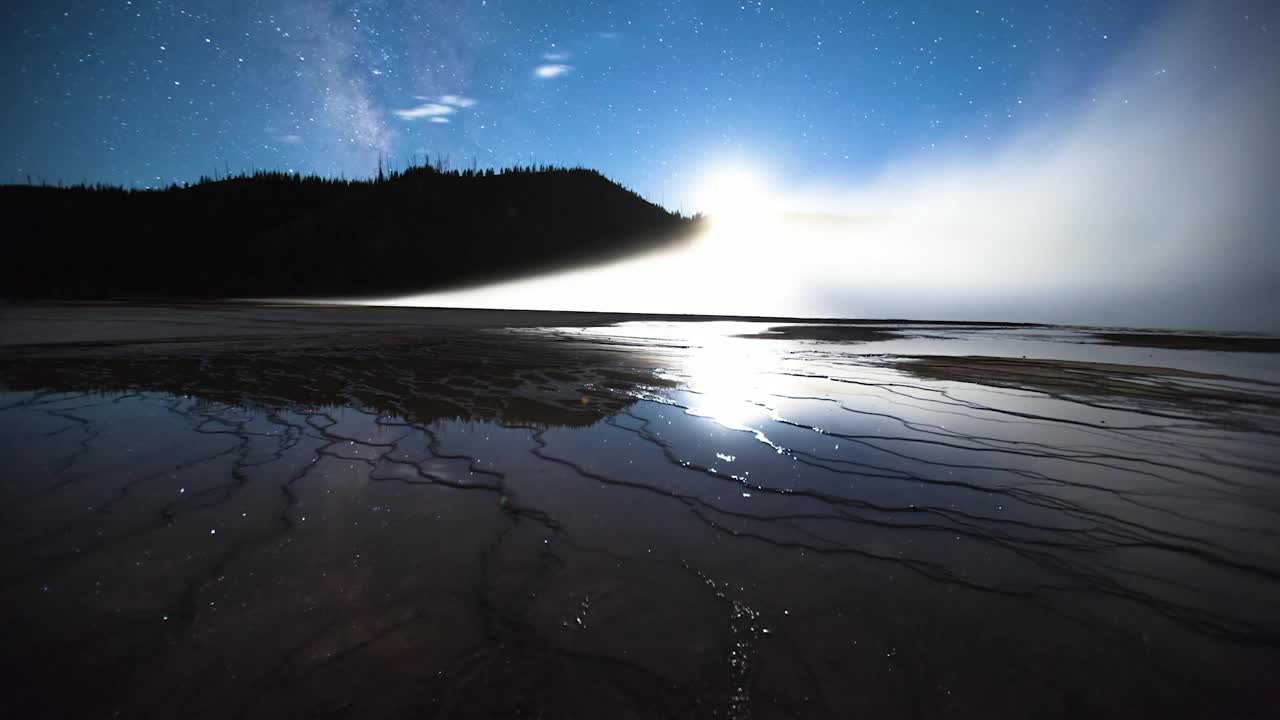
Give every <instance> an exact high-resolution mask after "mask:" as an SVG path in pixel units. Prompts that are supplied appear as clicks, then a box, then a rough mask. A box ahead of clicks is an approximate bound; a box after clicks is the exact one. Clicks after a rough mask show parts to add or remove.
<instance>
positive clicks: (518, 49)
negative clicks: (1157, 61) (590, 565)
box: [0, 0, 1167, 207]
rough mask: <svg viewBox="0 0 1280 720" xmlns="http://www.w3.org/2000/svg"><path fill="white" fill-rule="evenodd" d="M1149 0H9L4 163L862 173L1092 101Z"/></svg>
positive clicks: (88, 170)
mask: <svg viewBox="0 0 1280 720" xmlns="http://www.w3.org/2000/svg"><path fill="white" fill-rule="evenodd" d="M1166 5H1167V4H1162V3H1153V2H1149V1H1147V0H1124V1H1123V2H1114V1H1113V2H1096V1H1092V0H1083V1H1082V0H1048V1H1046V2H1034V3H1032V2H1026V3H1023V2H1010V1H1009V0H1003V1H1002V2H991V1H988V0H976V1H974V2H965V3H957V2H951V1H950V0H921V1H919V2H878V1H875V0H862V1H861V2H856V1H840V2H838V1H835V0H811V1H809V2H776V1H775V2H769V1H766V0H667V1H661V2H660V1H656V0H648V1H639V0H638V1H634V2H625V3H624V2H603V1H600V2H597V1H591V0H588V1H581V0H579V1H573V0H456V1H441V0H185V1H181V0H92V1H91V0H47V1H41V2H35V1H32V0H18V1H17V2H13V1H10V2H7V3H5V7H4V9H3V11H0V12H2V13H3V16H4V22H3V30H0V33H3V35H4V42H3V44H2V45H0V53H3V56H4V58H3V59H4V61H3V63H0V67H2V68H3V69H2V70H0V73H2V74H0V83H2V84H3V92H4V95H5V97H6V108H7V111H6V112H5V113H4V114H3V116H2V117H0V163H2V165H0V182H25V181H26V178H27V176H31V177H32V178H33V179H36V180H37V181H38V179H40V178H43V179H46V180H48V181H50V182H56V181H57V180H62V181H64V182H79V181H82V180H87V181H90V182H98V181H103V182H109V183H117V184H123V185H127V186H136V187H145V186H154V185H158V184H167V183H170V182H182V181H191V180H194V179H196V178H198V177H199V176H201V175H208V174H213V173H214V172H217V173H222V172H224V170H225V169H226V168H230V170H231V171H233V172H235V171H240V170H249V169H254V168H269V169H280V170H296V171H301V172H315V173H322V174H332V175H337V174H345V175H346V176H348V177H352V176H367V175H369V174H370V173H372V172H374V171H375V169H376V165H377V160H378V157H379V156H380V155H382V156H385V157H387V158H389V159H390V162H392V163H398V164H400V165H404V164H406V163H407V162H409V161H411V160H412V159H413V158H414V157H418V158H421V157H422V156H423V155H425V154H431V155H432V156H433V157H434V156H437V155H441V154H443V155H447V156H448V157H449V159H450V161H451V162H452V163H453V164H454V165H455V166H464V167H465V166H469V165H470V164H471V163H472V162H475V163H477V164H479V165H480V166H497V165H505V164H510V163H516V162H521V163H525V162H529V161H530V160H533V161H535V162H538V163H557V164H570V165H575V164H581V165H587V166H591V167H595V168H598V169H600V170H602V171H603V172H605V173H606V174H607V175H610V176H611V177H613V178H615V179H617V180H619V181H620V182H622V183H624V184H626V185H628V186H630V187H633V188H635V189H637V190H639V191H640V192H642V193H643V194H645V195H646V196H648V197H650V198H651V199H653V200H655V201H661V202H664V203H665V204H667V205H669V206H672V207H676V206H680V205H684V204H687V203H689V202H691V201H692V200H693V198H692V196H691V192H692V190H691V183H692V182H693V181H694V180H693V178H695V177H696V175H697V174H698V173H699V172H700V171H701V170H702V169H703V168H705V167H707V166H708V165H711V164H714V163H716V162H719V161H721V160H722V159H724V158H742V157H745V158H749V159H751V158H755V159H764V160H766V161H767V162H768V163H769V165H770V167H771V170H772V171H773V172H775V173H777V174H778V175H779V176H781V177H783V178H787V177H812V176H814V175H818V176H821V177H824V178H828V179H832V178H834V179H856V178H861V177H867V176H869V175H873V174H875V173H877V172H880V171H881V170H882V169H883V168H884V167H885V166H886V165H888V164H890V163H892V162H893V161H894V159H895V158H898V157H902V156H903V155H904V154H908V153H909V154H911V155H912V156H913V157H918V156H920V155H922V154H923V155H926V156H927V154H928V153H929V152H931V151H938V152H943V151H945V152H955V151H957V149H961V150H968V151H972V152H979V153H980V152H983V151H984V148H989V147H997V146H999V145H1000V143H1001V142H1002V141H1003V140H1004V139H1005V138H1007V137H1008V136H1009V135H1010V134H1011V133H1016V132H1018V131H1019V130H1020V129H1021V128H1024V127H1026V126H1027V125H1028V124H1030V123H1036V122H1041V121H1043V120H1045V119H1048V118H1053V117H1056V116H1059V115H1063V114H1070V113H1072V112H1076V111H1077V110H1078V109H1079V108H1080V107H1081V106H1083V105H1087V104H1090V103H1096V102H1097V97H1096V92H1097V87H1098V82H1099V74H1100V72H1101V71H1102V70H1103V69H1104V68H1106V67H1108V66H1109V65H1110V64H1111V63H1113V62H1114V61H1115V60H1116V58H1117V57H1118V56H1120V55H1122V54H1123V53H1125V52H1126V51H1127V50H1128V48H1129V47H1130V46H1131V45H1132V44H1133V43H1134V42H1135V38H1136V37H1138V36H1139V35H1140V34H1141V33H1142V32H1143V31H1144V29H1145V28H1147V27H1148V26H1150V25H1151V24H1152V23H1153V22H1155V21H1156V20H1158V19H1159V18H1160V17H1161V16H1162V14H1163V13H1164V12H1165V11H1166V10H1167V7H1166Z"/></svg>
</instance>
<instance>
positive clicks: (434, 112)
mask: <svg viewBox="0 0 1280 720" xmlns="http://www.w3.org/2000/svg"><path fill="white" fill-rule="evenodd" d="M457 111H458V110H457V108H454V107H453V106H451V105H445V104H443V103H438V102H429V103H423V104H422V105H419V106H417V107H412V108H407V109H405V110H394V111H392V114H394V115H395V116H396V117H398V118H400V119H401V120H421V119H423V118H437V117H443V116H445V115H452V114H453V113H455V112H457Z"/></svg>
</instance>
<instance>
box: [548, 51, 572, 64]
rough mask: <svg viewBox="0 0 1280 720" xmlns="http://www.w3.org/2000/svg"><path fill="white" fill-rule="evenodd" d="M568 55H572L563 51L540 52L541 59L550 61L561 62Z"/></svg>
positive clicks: (567, 57)
mask: <svg viewBox="0 0 1280 720" xmlns="http://www.w3.org/2000/svg"><path fill="white" fill-rule="evenodd" d="M570 57H572V56H571V55H570V54H569V53H567V52H564V51H559V52H549V53H543V54H542V59H543V60H546V61H547V62H551V63H562V62H564V61H565V60H568V59H569V58H570Z"/></svg>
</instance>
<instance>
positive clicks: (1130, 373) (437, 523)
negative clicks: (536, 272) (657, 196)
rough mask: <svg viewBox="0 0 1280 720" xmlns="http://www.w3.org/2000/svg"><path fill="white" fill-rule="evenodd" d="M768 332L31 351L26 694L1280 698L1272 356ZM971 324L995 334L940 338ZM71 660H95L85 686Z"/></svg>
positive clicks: (4, 513)
mask: <svg viewBox="0 0 1280 720" xmlns="http://www.w3.org/2000/svg"><path fill="white" fill-rule="evenodd" d="M762 332H763V333H769V332H770V326H767V325H761V324H748V323H626V324H622V325H617V326H610V327H600V328H585V329H584V328H577V329H574V328H531V329H525V330H520V331H462V330H451V331H449V332H447V333H431V332H424V333H420V334H413V333H405V334H380V335H350V336H340V337H332V336H330V337H324V338H301V339H294V340H291V341H289V342H287V343H281V342H277V341H271V340H266V339H263V340H255V341H248V340H220V341H212V340H211V341H189V342H186V343H179V344H173V343H168V344H151V343H142V344H133V345H126V346H118V345H117V346H101V347H91V348H73V349H70V350H66V349H63V350H59V351H57V352H50V351H49V350H48V349H39V348H37V349H28V350H22V351H15V352H9V353H7V354H6V355H5V356H4V357H3V362H2V363H0V378H2V379H3V382H4V386H5V388H6V389H7V390H6V392H4V393H3V395H0V451H2V452H4V454H5V457H6V458H8V459H9V460H10V464H9V471H8V472H7V473H6V474H5V477H4V480H3V483H0V501H2V502H0V507H2V508H3V510H0V520H2V521H3V522H0V547H2V548H3V551H2V552H0V610H2V611H3V612H4V613H5V616H6V617H9V618H21V619H22V620H21V622H13V621H11V622H10V623H9V624H8V625H7V626H6V637H7V638H8V639H9V643H8V647H7V649H6V650H5V652H6V654H7V659H10V660H14V662H11V663H9V664H10V665H11V666H12V667H14V668H16V669H15V670H14V671H13V672H14V673H16V675H15V678H14V679H15V682H14V684H13V685H14V687H15V688H17V690H16V691H15V692H14V693H12V694H11V695H10V696H7V697H6V698H5V699H4V700H3V702H5V703H9V708H7V709H14V708H17V707H18V706H20V705H21V706H28V705H29V704H30V703H32V702H40V703H43V704H44V707H46V708H47V709H48V712H49V714H53V715H76V714H86V715H103V714H110V713H115V712H118V713H120V714H122V715H127V716H138V715H163V714H174V713H175V712H183V713H187V714H193V715H197V716H200V715H203V716H209V717H215V716H216V717H225V716H240V717H278V716H281V715H284V716H317V715H322V714H337V715H342V714H347V715H358V716H362V717H399V716H403V715H407V714H413V715H421V714H428V715H431V714H434V715H437V716H444V717H494V716H498V717H515V716H538V714H539V713H541V714H542V715H543V716H546V717H579V716H581V717H588V716H590V717H594V716H598V715H599V713H600V710H601V708H609V713H610V714H612V715H614V716H621V717H652V716H680V717H694V716H697V717H704V716H719V717H730V718H746V717H811V716H812V717H848V716H852V715H855V714H863V715H871V716H881V717H883V716H892V717H897V716H902V715H921V716H938V715H945V716H957V717H983V718H990V717H1023V716H1025V714H1026V708H1028V707H1036V708H1037V714H1039V715H1045V716H1049V717H1078V716H1080V715H1090V714H1102V715H1115V714H1130V715H1151V714H1156V713H1159V714H1161V715H1163V716H1167V717H1176V716H1189V717H1191V716H1205V715H1206V714H1224V715H1232V714H1233V713H1234V714H1236V715H1247V714H1249V713H1251V712H1255V711H1258V710H1259V709H1260V708H1267V707H1269V705H1268V703H1269V702H1270V701H1271V696H1270V693H1272V689H1271V688H1272V677H1273V670H1274V668H1275V667H1277V661H1278V660H1280V625H1277V623H1276V620H1275V618H1274V612H1273V609H1274V607H1275V606H1276V604H1277V603H1278V602H1280V549H1278V548H1280V543H1277V542H1276V530H1275V528H1276V526H1277V525H1276V520H1277V517H1276V515H1277V513H1280V506H1277V505H1276V503H1275V502H1274V499H1275V497H1276V488H1275V478H1276V477H1278V476H1280V440H1278V439H1277V438H1278V436H1280V427H1278V426H1277V422H1276V420H1277V407H1280V403H1277V392H1276V389H1275V388H1276V386H1275V385H1273V384H1270V381H1260V380H1258V379H1249V378H1247V377H1231V378H1226V377H1222V376H1221V375H1220V374H1214V373H1209V372H1206V371H1205V370H1206V369H1205V368H1201V369H1200V370H1192V369H1181V370H1179V369H1170V368H1178V366H1187V365H1195V364H1196V363H1202V362H1204V361H1203V359H1200V360H1197V359H1196V357H1198V356H1194V355H1193V356H1191V357H1188V356H1186V355H1184V354H1179V353H1180V352H1182V351H1171V350H1170V351H1157V352H1162V353H1166V354H1164V355H1161V356H1160V357H1154V358H1150V359H1149V361H1150V362H1152V363H1155V367H1154V368H1153V366H1152V365H1142V366H1140V365H1133V364H1120V363H1111V362H1109V363H1107V364H1098V363H1092V364H1090V363H1086V362H1083V361H1080V360H1068V359H1062V358H1058V359H1055V357H1054V355H1053V354H1052V353H1049V352H1046V348H1048V349H1057V350H1059V351H1060V352H1059V355H1071V354H1073V353H1076V352H1077V351H1080V350H1081V348H1083V347H1084V345H1083V343H1085V342H1087V341H1088V338H1087V337H1086V336H1085V335H1084V334H1081V333H1071V332H1068V331H1054V334H1052V335H1051V334H1050V333H1048V332H1047V331H1043V332H1042V331H1038V330H1025V329H1009V328H990V329H975V328H942V327H937V328H884V327H881V328H878V329H877V328H868V327H864V328H847V329H843V330H838V331H837V330H829V329H828V330H822V331H808V330H789V331H774V332H773V334H772V335H771V336H770V338H763V337H758V335H760V333H762ZM837 335H838V336H839V337H834V336H837ZM819 336H820V337H819ZM814 337H818V339H813V338H814ZM983 338H986V339H983ZM832 340H837V341H836V342H833V341H832ZM949 343H956V344H959V346H960V347H966V348H972V347H976V346H982V347H985V348H986V349H987V351H988V355H986V356H984V357H960V356H958V355H951V356H944V355H942V354H938V353H936V352H932V351H933V350H937V349H938V348H947V347H952V345H951V344H949ZM1098 352H1099V353H1101V355H1100V357H1101V358H1103V359H1118V358H1119V357H1120V356H1121V355H1120V354H1122V353H1123V352H1124V349H1123V348H1117V347H1108V348H1100V349H1099V351H1098ZM1143 352H1144V353H1145V352H1146V349H1144V350H1143ZM1001 354H1003V355H1004V356H1005V357H995V356H996V355H1001ZM1023 354H1030V355H1033V356H1034V357H1031V358H1028V359H1026V360H1024V359H1023V358H1022V357H1021V355H1023ZM1108 354H1110V355H1108ZM1241 362H1243V363H1244V365H1242V367H1251V368H1253V369H1254V370H1255V371H1256V372H1255V374H1261V372H1262V370H1263V369H1265V367H1264V365H1265V364H1263V365H1259V364H1258V363H1257V362H1255V361H1248V362H1245V361H1241ZM1271 367H1272V369H1273V370H1274V364H1273V365H1272V366H1271ZM1271 377H1272V378H1275V377H1277V375H1272V376H1271ZM19 658H20V659H21V660H22V662H17V661H16V660H17V659H19ZM69 676H73V677H76V678H82V679H78V680H77V682H78V683H79V684H80V685H81V686H82V689H83V690H84V692H81V693H76V694H67V693H65V692H63V688H64V687H65V683H66V681H67V677H69ZM191 708H199V709H198V710H192V709H191Z"/></svg>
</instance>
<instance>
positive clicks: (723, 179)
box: [695, 163, 778, 223]
mask: <svg viewBox="0 0 1280 720" xmlns="http://www.w3.org/2000/svg"><path fill="white" fill-rule="evenodd" d="M695 201H696V203H697V205H698V207H699V208H700V209H701V210H702V211H703V212H704V213H706V214H707V216H708V217H710V218H711V219H712V220H714V221H715V222H717V223H722V222H733V223H738V222H740V221H744V220H754V219H758V218H761V217H765V216H769V215H773V214H775V213H776V212H777V205H778V203H777V199H776V196H775V190H774V188H773V187H771V183H770V182H769V181H768V180H767V178H766V176H765V174H764V173H763V172H762V171H760V170H757V169H755V168H752V167H749V166H747V165H744V164H741V163H732V164H726V165H723V166H721V167H718V168H716V169H714V170H712V171H711V172H709V173H707V174H706V175H705V176H704V177H703V178H702V180H701V181H700V182H699V183H698V185H697V190H696V191H695Z"/></svg>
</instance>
